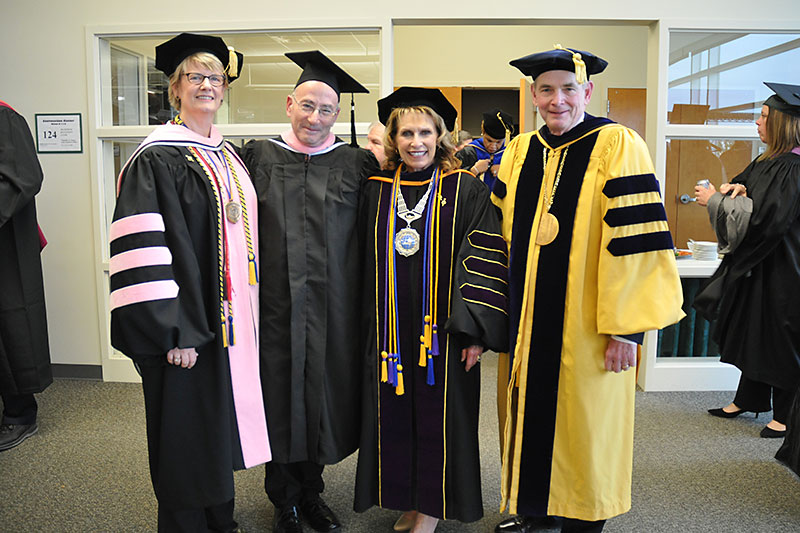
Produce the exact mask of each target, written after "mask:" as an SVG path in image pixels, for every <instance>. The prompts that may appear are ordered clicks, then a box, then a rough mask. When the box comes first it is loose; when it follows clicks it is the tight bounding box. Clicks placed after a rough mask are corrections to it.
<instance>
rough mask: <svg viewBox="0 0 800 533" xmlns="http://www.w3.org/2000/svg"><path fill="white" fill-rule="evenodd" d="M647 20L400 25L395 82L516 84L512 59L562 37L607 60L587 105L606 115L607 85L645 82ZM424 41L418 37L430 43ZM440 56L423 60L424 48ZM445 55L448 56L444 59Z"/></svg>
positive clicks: (628, 85) (565, 43)
mask: <svg viewBox="0 0 800 533" xmlns="http://www.w3.org/2000/svg"><path fill="white" fill-rule="evenodd" d="M647 36H648V27H647V26H645V25H630V26H628V25H626V26H531V25H525V26H522V25H520V26H480V27H474V26H398V27H396V28H395V30H394V42H395V51H394V80H395V85H414V86H422V87H430V86H439V87H493V88H500V87H507V88H518V87H519V80H520V78H522V77H523V76H522V74H521V73H520V71H519V70H517V69H516V68H514V67H512V66H511V65H509V64H508V62H509V61H510V60H512V59H517V58H519V57H522V56H525V55H528V54H530V53H533V52H538V51H541V50H547V49H550V48H552V47H553V45H554V44H556V43H558V44H561V45H563V46H567V47H570V48H577V49H579V50H589V51H591V52H592V53H594V54H597V55H598V56H600V57H602V58H604V59H606V60H608V61H609V66H608V68H607V69H606V71H605V72H603V74H602V75H598V76H595V77H593V78H592V81H593V82H594V84H595V92H594V96H593V97H592V101H591V102H590V104H589V107H588V108H587V111H588V112H589V113H591V114H593V115H601V116H605V114H606V111H605V103H606V99H607V98H606V96H607V89H608V87H625V88H642V87H646V86H647ZM426 42H428V43H429V44H427V45H426V46H422V47H421V46H420V45H419V44H418V43H426ZM431 50H441V53H439V52H436V53H435V54H436V55H435V56H434V57H437V58H439V60H438V61H424V60H423V61H421V60H420V52H425V53H428V54H431V53H432V52H431ZM445 59H446V60H445Z"/></svg>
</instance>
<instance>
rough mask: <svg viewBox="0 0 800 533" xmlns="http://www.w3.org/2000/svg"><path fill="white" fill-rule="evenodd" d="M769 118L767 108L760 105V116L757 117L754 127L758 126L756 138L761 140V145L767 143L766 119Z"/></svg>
mask: <svg viewBox="0 0 800 533" xmlns="http://www.w3.org/2000/svg"><path fill="white" fill-rule="evenodd" d="M768 117H769V106H765V105H762V106H761V116H759V117H758V120H756V126H758V128H757V129H758V138H759V139H761V142H762V143H766V142H767V118H768Z"/></svg>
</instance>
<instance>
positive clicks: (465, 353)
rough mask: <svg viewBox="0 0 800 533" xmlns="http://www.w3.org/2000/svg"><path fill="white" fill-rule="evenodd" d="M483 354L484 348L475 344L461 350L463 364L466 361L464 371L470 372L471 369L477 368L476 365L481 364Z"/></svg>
mask: <svg viewBox="0 0 800 533" xmlns="http://www.w3.org/2000/svg"><path fill="white" fill-rule="evenodd" d="M482 353H483V346H478V345H477V344H473V345H472V346H468V347H466V348H464V349H463V350H461V362H462V363H463V362H464V361H466V362H467V363H466V365H465V366H464V369H465V370H466V371H467V372H469V370H470V368H472V367H473V366H475V363H480V362H481V354H482Z"/></svg>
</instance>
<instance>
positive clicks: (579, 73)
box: [553, 44, 589, 85]
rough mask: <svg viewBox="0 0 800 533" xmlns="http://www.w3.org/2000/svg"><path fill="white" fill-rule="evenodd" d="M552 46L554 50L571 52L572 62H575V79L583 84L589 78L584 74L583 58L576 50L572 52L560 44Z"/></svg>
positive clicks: (584, 64)
mask: <svg viewBox="0 0 800 533" xmlns="http://www.w3.org/2000/svg"><path fill="white" fill-rule="evenodd" d="M553 48H554V49H556V50H564V51H565V52H569V53H570V54H572V62H573V63H574V64H575V81H577V82H578V83H579V84H581V85H583V84H584V83H586V81H587V80H588V79H589V78H588V77H587V76H586V63H584V62H583V58H582V57H581V55H580V54H579V53H577V52H573V51H572V50H569V49H567V48H564V47H563V46H561V45H560V44H554V45H553Z"/></svg>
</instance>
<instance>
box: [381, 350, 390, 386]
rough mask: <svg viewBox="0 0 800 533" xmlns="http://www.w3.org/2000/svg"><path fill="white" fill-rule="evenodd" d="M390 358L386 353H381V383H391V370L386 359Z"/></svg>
mask: <svg viewBox="0 0 800 533" xmlns="http://www.w3.org/2000/svg"><path fill="white" fill-rule="evenodd" d="M388 357H389V354H387V353H386V352H385V351H384V352H381V383H386V382H387V381H389V368H388V366H387V364H386V359H387V358H388Z"/></svg>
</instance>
